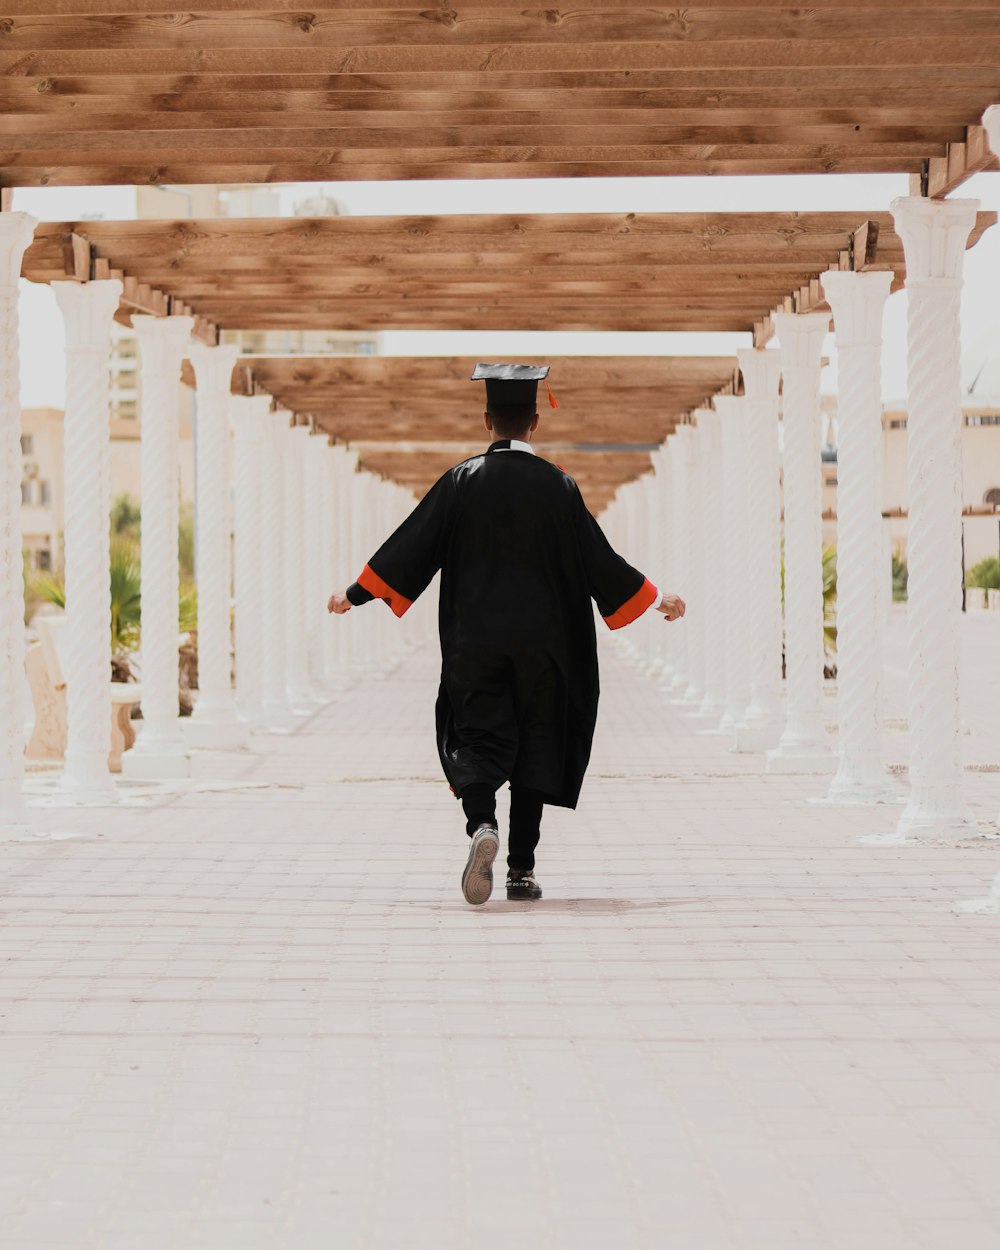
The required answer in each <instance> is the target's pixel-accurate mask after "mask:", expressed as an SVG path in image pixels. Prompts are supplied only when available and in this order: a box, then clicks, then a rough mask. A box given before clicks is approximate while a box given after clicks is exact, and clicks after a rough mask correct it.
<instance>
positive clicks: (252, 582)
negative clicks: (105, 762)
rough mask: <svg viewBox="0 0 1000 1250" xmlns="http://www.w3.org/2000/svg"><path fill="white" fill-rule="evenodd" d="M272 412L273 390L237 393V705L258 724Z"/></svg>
mask: <svg viewBox="0 0 1000 1250" xmlns="http://www.w3.org/2000/svg"><path fill="white" fill-rule="evenodd" d="M270 411H271V397H270V395H252V396H244V395H234V396H233V397H232V399H231V402H230V416H231V420H232V427H233V540H234V541H233V604H234V607H233V639H234V643H235V650H236V707H237V710H238V712H239V714H240V716H241V717H242V718H243V720H244V721H245V722H246V723H247V724H248V725H249V726H250V727H251V728H256V727H258V726H259V725H260V724H261V723H262V716H263V662H264V650H263V646H262V639H261V630H262V625H261V617H262V614H263V611H264V604H263V599H264V596H263V594H262V587H261V583H262V581H263V580H264V579H263V550H262V534H261V511H262V507H263V472H264V470H263V465H264V444H265V439H266V437H267V426H268V422H269V420H270V417H269V413H270Z"/></svg>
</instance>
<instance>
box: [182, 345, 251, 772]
mask: <svg viewBox="0 0 1000 1250" xmlns="http://www.w3.org/2000/svg"><path fill="white" fill-rule="evenodd" d="M187 354H188V357H189V359H190V361H191V364H192V365H193V366H194V372H195V379H196V385H197V390H196V400H195V402H196V421H197V424H198V429H197V439H196V446H197V458H196V461H195V508H196V514H197V518H198V524H197V528H196V530H195V542H196V556H195V563H196V567H197V575H198V701H197V703H195V706H194V712H193V714H192V716H191V723H190V725H189V726H188V742H189V743H190V744H191V745H192V746H196V747H201V748H203V749H214V750H218V751H227V750H228V751H232V750H237V749H239V748H240V747H243V746H245V745H246V742H247V731H246V725H245V724H244V722H243V721H242V720H241V719H240V718H239V717H238V716H237V714H236V704H235V701H234V699H233V690H232V677H231V667H232V665H231V660H230V601H231V591H232V568H231V556H230V507H229V425H230V417H229V405H230V400H231V384H232V376H233V367H234V366H235V364H236V358H237V356H239V348H238V347H235V346H225V347H209V346H207V345H206V344H205V343H199V342H192V343H191V344H190V346H189V348H188V353H187Z"/></svg>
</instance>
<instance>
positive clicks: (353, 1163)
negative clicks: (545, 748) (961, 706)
mask: <svg viewBox="0 0 1000 1250" xmlns="http://www.w3.org/2000/svg"><path fill="white" fill-rule="evenodd" d="M998 626H1000V622H996V623H994V622H987V623H986V624H985V625H984V623H983V622H976V623H975V628H976V629H978V630H979V634H976V635H975V637H973V636H972V632H970V634H969V637H970V639H971V641H970V643H969V645H970V648H971V652H972V655H973V658H974V659H975V660H976V662H977V663H978V662H982V663H984V664H986V665H987V668H988V666H989V664H990V662H991V657H992V663H993V664H994V665H995V662H996V661H995V657H996V655H997V654H998V651H997V650H995V649H994V648H995V647H996V644H997V642H998V641H1000V628H998ZM893 628H894V629H895V630H897V631H898V630H899V629H900V628H901V625H900V623H899V622H898V621H896V622H894V626H893ZM969 630H970V631H972V625H971V624H970V626H969ZM991 630H992V631H993V632H990V631H991ZM602 663H603V672H604V699H603V706H602V718H601V724H600V730H599V737H598V741H597V743H596V747H595V753H594V760H593V765H592V770H591V775H590V778H589V780H588V783H587V786H586V789H585V793H584V799H583V802H582V804H581V807H580V810H579V811H578V812H577V813H575V814H572V813H567V812H562V811H547V813H546V817H545V824H544V833H543V844H542V848H541V854H540V857H539V867H538V875H539V878H540V880H541V881H542V884H543V886H544V888H545V898H544V900H543V901H542V902H541V903H540V904H538V905H535V906H527V905H508V904H507V903H506V902H505V901H502V891H501V898H497V899H494V900H493V901H491V902H490V903H489V904H488V905H487V906H486V907H484V908H482V909H470V908H469V907H467V906H466V905H465V904H464V903H463V901H462V899H461V897H460V894H459V889H458V882H459V876H460V872H461V867H462V863H463V858H464V854H465V847H466V844H465V840H464V838H463V836H462V832H461V828H462V825H461V820H460V818H459V811H458V808H457V805H456V804H455V802H454V800H453V799H452V798H451V796H450V795H449V793H448V791H447V788H446V787H445V785H444V784H443V782H442V781H441V780H440V779H439V775H438V768H437V762H436V757H435V755H434V749H433V743H432V740H431V735H430V727H431V724H432V712H433V693H434V679H435V663H434V658H433V656H432V655H431V653H430V652H429V651H428V650H425V651H422V652H419V653H417V654H416V655H414V656H413V657H411V658H410V659H409V660H407V661H406V663H405V664H403V665H402V666H401V667H400V668H398V669H397V670H396V671H395V672H394V673H393V674H392V675H391V676H390V677H388V678H387V679H385V680H368V681H366V682H364V683H362V684H357V685H355V686H353V687H352V688H351V689H349V690H348V691H346V692H345V693H344V694H342V695H340V696H339V697H338V698H337V699H336V700H335V702H334V703H332V704H331V705H330V706H329V707H327V708H325V709H324V710H322V711H321V712H319V713H318V714H317V715H316V716H315V717H314V718H313V719H312V720H311V721H309V722H308V723H306V724H305V725H303V726H302V727H301V729H300V730H299V731H298V732H297V733H296V734H294V735H291V736H287V737H262V738H258V739H256V741H255V753H254V754H253V755H243V756H235V755H234V756H226V757H219V758H215V759H213V758H211V757H210V756H207V755H202V756H199V757H198V760H197V772H198V784H197V785H194V786H190V787H188V788H187V789H186V790H185V791H184V792H183V793H180V794H176V795H173V796H171V795H170V794H169V793H168V792H165V791H160V790H158V789H157V788H156V787H153V788H152V791H150V790H149V788H147V789H146V790H145V791H142V790H141V789H135V788H132V789H129V788H127V787H126V788H124V789H123V794H124V795H126V796H128V795H132V796H133V798H132V799H131V800H130V801H129V802H127V803H123V804H121V805H120V806H119V807H118V808H117V809H113V810H108V809H106V810H100V811H83V812H80V811H66V810H60V809H55V808H51V807H48V806H44V805H39V806H36V808H35V809H34V814H35V818H36V820H37V823H38V827H39V829H41V830H49V831H52V832H53V834H55V835H57V836H54V837H53V838H51V839H49V840H44V841H34V842H13V843H7V844H4V845H2V846H0V858H2V861H3V873H4V888H3V897H2V914H0V926H2V927H0V955H2V958H3V969H4V972H3V980H2V983H0V1016H2V1020H0V1158H2V1162H3V1166H2V1168H0V1250H168V1248H169V1250H333V1248H335V1250H424V1248H426V1250H431V1248H433V1250H452V1248H454V1250H473V1248H475V1247H482V1248H483V1250H492V1248H494V1247H497V1248H499V1247H508V1246H512V1245H519V1246H523V1247H526V1248H527V1250H535V1248H536V1247H537V1248H538V1250H547V1248H551V1250H562V1248H563V1247H565V1248H566V1250H590V1248H591V1247H594V1248H597V1247H600V1248H601V1250H606V1248H607V1247H609V1246H610V1247H615V1248H616V1250H663V1248H665V1247H671V1248H676V1250H996V1247H997V1246H998V1245H1000V1183H998V1178H1000V941H998V938H1000V917H998V916H969V915H958V914H956V913H955V912H954V910H953V904H954V902H955V901H956V900H958V899H963V898H970V897H975V896H976V895H982V894H984V893H985V889H986V886H987V885H988V883H989V880H990V879H991V877H992V875H993V874H994V873H995V872H996V871H997V870H998V869H1000V846H998V845H997V844H995V843H991V842H989V841H983V842H979V843H972V842H970V843H969V844H968V845H964V846H959V847H948V846H925V845H917V846H906V847H893V846H877V845H874V846H873V845H865V844H862V843H861V842H859V838H860V837H861V836H863V835H866V834H867V835H870V834H879V833H884V832H887V831H889V830H891V829H892V827H893V825H894V822H895V819H896V816H897V815H898V809H895V808H871V809H862V810H858V811H851V810H847V811H845V810H843V809H837V808H831V807H826V806H818V805H815V804H810V803H808V802H807V801H806V800H807V799H809V798H810V797H815V796H817V795H820V794H822V792H823V790H824V788H825V783H824V782H823V780H822V779H820V778H816V777H808V778H769V777H767V778H766V777H764V776H762V768H761V764H760V761H759V760H757V759H754V758H747V757H734V756H731V755H730V754H728V752H727V751H726V742H725V740H723V739H720V738H719V737H716V736H713V735H710V734H705V733H703V732H699V727H700V726H699V722H696V721H692V720H691V719H690V718H689V717H687V716H686V715H685V714H684V713H683V712H682V710H680V709H678V708H677V707H675V706H671V705H670V704H669V703H667V702H666V700H665V698H664V697H663V695H662V694H661V693H660V692H659V691H657V690H656V689H654V688H651V687H650V685H649V684H648V683H647V682H645V681H644V680H643V679H642V678H640V677H639V676H638V675H637V674H636V672H635V670H634V669H632V668H630V667H626V666H625V665H623V663H622V661H621V659H620V657H619V655H618V654H617V653H616V652H614V651H612V650H611V649H610V648H607V649H606V650H605V652H604V654H603V659H602ZM901 680H902V677H901V673H899V672H897V673H896V674H895V676H893V674H892V673H890V698H891V699H896V700H897V701H898V699H899V698H900V697H901V694H900V692H901V690H902V684H901ZM992 680H993V681H994V685H993V695H992V700H993V701H992V705H991V704H990V701H989V699H988V698H987V697H986V696H984V695H982V694H981V692H980V687H982V685H983V682H982V681H981V680H980V681H979V682H978V683H977V690H976V692H975V693H974V694H973V695H971V696H970V702H969V709H970V710H969V718H970V727H971V729H972V733H970V749H971V750H972V755H973V757H974V758H978V759H979V760H980V761H981V762H984V763H988V762H989V760H991V759H992V761H993V762H994V763H997V762H1000V753H998V752H997V747H998V745H1000V744H998V739H1000V732H995V730H996V719H997V718H996V711H995V708H996V692H997V688H998V687H1000V676H996V675H995V676H994V678H993V679H992ZM894 683H895V685H894ZM833 714H834V713H833V706H832V704H831V715H833ZM904 715H905V713H904V712H903V711H902V710H901V709H900V708H899V707H895V708H894V709H890V722H891V723H892V724H894V725H895V728H894V729H893V730H892V732H891V733H890V735H889V738H890V751H889V753H890V756H891V757H893V758H895V757H896V756H897V755H898V757H899V759H900V760H901V761H903V762H905V734H904V733H903V731H902V728H901V726H902V724H903V721H902V717H903V716H904ZM991 716H992V719H991ZM701 728H703V726H702V727H701ZM45 784H46V783H45V778H44V777H42V778H40V779H36V788H38V789H39V790H40V791H44V789H45ZM899 784H900V791H901V793H902V790H903V787H904V785H905V779H901V780H900V783H899ZM969 791H970V798H971V799H972V801H973V804H974V806H975V810H976V815H977V816H978V817H979V818H980V819H981V820H982V821H983V822H984V827H985V825H986V822H988V821H989V820H990V819H991V818H992V817H995V815H996V809H997V807H1000V776H998V775H997V774H996V773H991V772H987V771H977V772H970V774H969Z"/></svg>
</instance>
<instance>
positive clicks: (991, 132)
mask: <svg viewBox="0 0 1000 1250" xmlns="http://www.w3.org/2000/svg"><path fill="white" fill-rule="evenodd" d="M983 126H984V127H985V128H986V138H987V141H988V143H989V145H990V150H991V151H992V153H993V155H994V156H998V157H1000V105H998V104H993V105H991V106H990V107H989V108H988V109H987V110H986V112H985V113H984V114H983ZM996 823H997V824H998V825H1000V812H998V813H997V817H996ZM994 894H995V896H996V901H997V902H1000V876H998V877H997V879H996V881H995V882H994Z"/></svg>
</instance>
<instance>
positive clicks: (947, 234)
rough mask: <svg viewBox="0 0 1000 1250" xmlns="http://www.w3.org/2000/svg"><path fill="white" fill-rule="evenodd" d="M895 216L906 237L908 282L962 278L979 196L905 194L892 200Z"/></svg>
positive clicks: (897, 231)
mask: <svg viewBox="0 0 1000 1250" xmlns="http://www.w3.org/2000/svg"><path fill="white" fill-rule="evenodd" d="M891 208H892V219H893V222H894V223H895V226H896V233H897V234H898V235H899V237H900V238H901V239H902V240H903V251H904V253H905V256H906V285H907V286H912V285H913V284H914V283H915V282H927V281H938V282H940V281H942V280H944V281H947V282H961V281H962V266H963V264H964V261H965V246H966V243H967V242H968V239H969V233H970V232H971V230H972V227H973V226H974V225H975V224H976V212H977V210H978V209H979V201H978V200H928V199H925V198H924V197H923V196H920V195H904V196H900V197H899V198H898V199H895V200H893V201H892V204H891Z"/></svg>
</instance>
